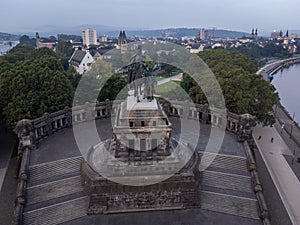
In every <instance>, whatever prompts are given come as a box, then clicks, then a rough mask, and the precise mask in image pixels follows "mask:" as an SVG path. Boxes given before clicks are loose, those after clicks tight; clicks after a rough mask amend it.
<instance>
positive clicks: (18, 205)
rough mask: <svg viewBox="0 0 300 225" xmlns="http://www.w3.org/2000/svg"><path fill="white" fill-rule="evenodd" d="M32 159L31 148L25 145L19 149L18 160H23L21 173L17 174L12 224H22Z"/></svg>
mask: <svg viewBox="0 0 300 225" xmlns="http://www.w3.org/2000/svg"><path fill="white" fill-rule="evenodd" d="M29 159H30V149H29V148H28V147H25V148H24V149H22V150H21V151H19V155H18V160H21V163H20V168H19V173H18V174H17V176H16V177H17V178H18V186H17V195H16V200H15V207H14V215H13V221H12V225H18V224H22V221H23V211H24V205H25V202H26V186H27V180H28V166H29Z"/></svg>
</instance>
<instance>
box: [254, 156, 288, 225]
mask: <svg viewBox="0 0 300 225" xmlns="http://www.w3.org/2000/svg"><path fill="white" fill-rule="evenodd" d="M254 156H255V162H256V166H257V172H258V177H259V179H260V183H261V188H262V193H263V196H264V198H265V199H266V205H267V208H268V218H269V219H270V221H271V224H272V225H282V224H284V225H292V223H291V221H290V219H289V216H288V213H287V211H286V209H285V207H284V205H283V203H282V201H281V198H280V196H279V194H278V192H277V189H276V187H275V185H274V183H273V180H272V178H271V176H270V174H269V171H268V169H267V167H266V165H265V163H264V161H263V159H262V156H261V155H260V153H259V151H258V150H254Z"/></svg>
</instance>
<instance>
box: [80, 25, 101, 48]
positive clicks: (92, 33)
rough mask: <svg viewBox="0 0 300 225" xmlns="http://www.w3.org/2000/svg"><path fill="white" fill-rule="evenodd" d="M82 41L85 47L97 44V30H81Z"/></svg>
mask: <svg viewBox="0 0 300 225" xmlns="http://www.w3.org/2000/svg"><path fill="white" fill-rule="evenodd" d="M82 41H83V45H85V46H87V47H88V46H90V45H97V44H98V42H97V31H96V30H92V29H86V30H84V31H82Z"/></svg>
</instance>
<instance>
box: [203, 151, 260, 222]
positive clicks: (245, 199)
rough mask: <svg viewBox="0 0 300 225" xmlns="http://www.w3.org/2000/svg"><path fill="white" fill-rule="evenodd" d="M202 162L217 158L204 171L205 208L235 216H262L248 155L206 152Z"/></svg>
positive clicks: (253, 217) (254, 217) (255, 217)
mask: <svg viewBox="0 0 300 225" xmlns="http://www.w3.org/2000/svg"><path fill="white" fill-rule="evenodd" d="M205 154H207V157H206V158H205V157H203V154H201V153H200V157H202V163H204V164H205V163H206V162H205V160H207V162H209V161H210V159H211V158H210V157H215V158H214V160H213V162H212V163H211V164H210V165H209V167H208V168H207V169H206V170H205V171H203V172H202V179H201V190H200V193H201V208H202V209H205V210H210V211H215V212H220V213H226V214H230V215H234V216H240V217H246V218H249V219H259V217H258V202H257V199H256V196H255V194H254V192H253V190H252V186H251V175H250V173H249V171H248V169H247V162H246V161H247V160H246V158H245V157H240V156H232V155H221V154H217V155H212V154H211V153H205Z"/></svg>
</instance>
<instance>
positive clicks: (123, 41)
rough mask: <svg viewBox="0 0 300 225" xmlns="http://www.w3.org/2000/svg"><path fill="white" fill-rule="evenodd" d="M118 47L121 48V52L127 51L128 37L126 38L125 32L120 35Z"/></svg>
mask: <svg viewBox="0 0 300 225" xmlns="http://www.w3.org/2000/svg"><path fill="white" fill-rule="evenodd" d="M118 46H119V49H121V52H125V51H127V37H126V34H125V31H120V34H119V37H118Z"/></svg>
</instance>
